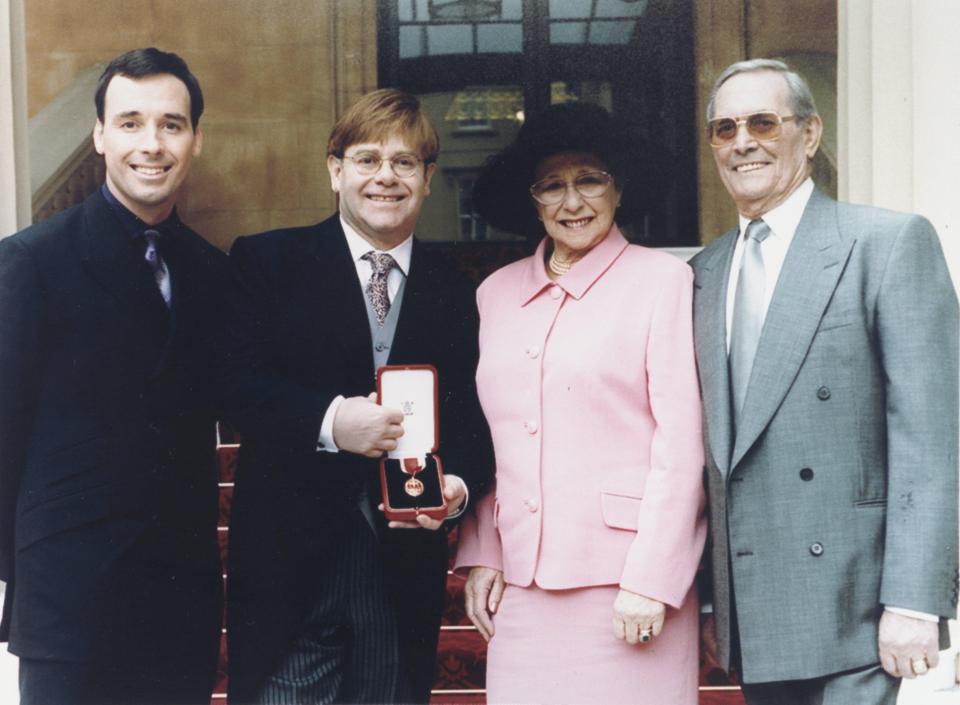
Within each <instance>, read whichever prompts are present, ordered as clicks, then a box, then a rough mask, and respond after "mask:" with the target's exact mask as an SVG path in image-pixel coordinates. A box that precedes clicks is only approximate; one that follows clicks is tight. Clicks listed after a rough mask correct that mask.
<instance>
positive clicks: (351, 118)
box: [327, 88, 440, 164]
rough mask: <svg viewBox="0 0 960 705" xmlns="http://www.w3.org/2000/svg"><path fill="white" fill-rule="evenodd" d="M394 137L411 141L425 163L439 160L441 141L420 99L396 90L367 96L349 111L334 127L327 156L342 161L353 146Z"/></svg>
mask: <svg viewBox="0 0 960 705" xmlns="http://www.w3.org/2000/svg"><path fill="white" fill-rule="evenodd" d="M394 134H397V135H400V136H401V137H403V138H404V139H406V140H408V141H409V143H410V146H411V147H413V148H414V149H416V150H417V151H418V152H419V155H420V158H421V159H422V160H423V162H424V164H432V163H433V162H435V161H437V154H438V153H439V151H440V140H439V138H438V137H437V130H436V129H435V128H434V126H433V123H432V122H430V117H429V116H428V115H427V113H426V111H425V110H424V109H423V107H422V106H421V105H420V100H419V98H417V97H416V96H414V95H410V94H409V93H404V92H403V91H398V90H396V89H393V88H381V89H380V90H378V91H372V92H371V93H367V94H366V95H364V96H361V97H360V98H359V99H358V100H357V101H356V102H355V103H354V104H353V105H351V106H350V107H349V108H347V112H345V113H344V114H343V115H342V116H341V117H340V119H339V120H337V124H336V125H334V126H333V131H332V132H331V133H330V138H329V139H328V140H327V154H328V155H333V156H334V157H337V158H338V159H342V158H343V154H344V152H346V151H347V148H348V147H349V146H350V145H352V144H360V143H362V142H384V141H386V140H387V139H389V138H390V136H391V135H394Z"/></svg>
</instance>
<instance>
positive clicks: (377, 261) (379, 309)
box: [361, 252, 397, 326]
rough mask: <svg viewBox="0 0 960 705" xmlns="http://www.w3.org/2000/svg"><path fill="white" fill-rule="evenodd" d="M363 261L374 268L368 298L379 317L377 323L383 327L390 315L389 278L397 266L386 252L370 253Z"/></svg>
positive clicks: (368, 286)
mask: <svg viewBox="0 0 960 705" xmlns="http://www.w3.org/2000/svg"><path fill="white" fill-rule="evenodd" d="M361 259H365V260H367V261H368V262H369V263H370V266H371V267H372V268H373V273H372V274H371V275H370V281H368V282H367V287H366V292H367V298H368V299H370V305H371V306H373V312H374V313H375V314H376V315H377V323H379V324H380V325H381V326H382V325H383V322H384V321H385V320H386V319H387V314H388V313H390V295H389V294H388V293H387V276H388V275H389V274H390V270H391V269H393V268H394V267H396V266H397V262H396V260H395V259H393V257H391V256H390V255H388V254H386V253H384V252H368V253H367V254H365V255H364V256H363V257H362V258H361Z"/></svg>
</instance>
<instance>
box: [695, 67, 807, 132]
mask: <svg viewBox="0 0 960 705" xmlns="http://www.w3.org/2000/svg"><path fill="white" fill-rule="evenodd" d="M753 71H775V72H776V73H779V74H782V75H783V78H784V79H785V80H786V82H787V89H788V91H789V100H790V110H792V111H793V114H794V115H796V116H797V124H801V123H804V122H806V121H807V120H808V119H809V118H811V117H813V116H814V115H817V105H816V103H814V102H813V93H811V92H810V86H808V85H807V82H806V81H805V80H804V79H803V77H802V76H801V75H800V74H798V73H797V72H796V71H794V70H793V69H791V68H790V67H789V66H787V65H786V64H785V63H784V62H782V61H778V60H777V59H747V60H746V61H738V62H737V63H735V64H730V65H729V66H728V67H727V68H726V69H724V71H723V73H721V74H720V76H719V77H718V78H717V81H716V83H714V84H713V88H711V89H710V97H709V98H708V99H707V122H709V121H710V120H712V119H713V103H714V100H716V97H717V92H718V91H719V90H720V86H722V85H723V84H724V83H726V82H727V81H728V80H730V79H731V78H732V77H734V76H736V75H737V74H738V73H750V72H753Z"/></svg>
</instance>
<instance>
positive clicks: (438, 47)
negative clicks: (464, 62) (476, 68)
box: [427, 24, 473, 56]
mask: <svg viewBox="0 0 960 705" xmlns="http://www.w3.org/2000/svg"><path fill="white" fill-rule="evenodd" d="M427 47H428V49H427V53H428V54H430V55H431V56H437V55H439V54H472V53H473V32H472V31H471V29H470V25H468V24H448V25H429V26H428V27H427Z"/></svg>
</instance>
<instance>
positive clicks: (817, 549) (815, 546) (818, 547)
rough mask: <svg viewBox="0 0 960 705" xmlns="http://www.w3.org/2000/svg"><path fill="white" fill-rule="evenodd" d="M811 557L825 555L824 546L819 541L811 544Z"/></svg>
mask: <svg viewBox="0 0 960 705" xmlns="http://www.w3.org/2000/svg"><path fill="white" fill-rule="evenodd" d="M810 555H811V556H822V555H823V544H822V543H820V542H819V541H817V542H816V543H812V544H810Z"/></svg>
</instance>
